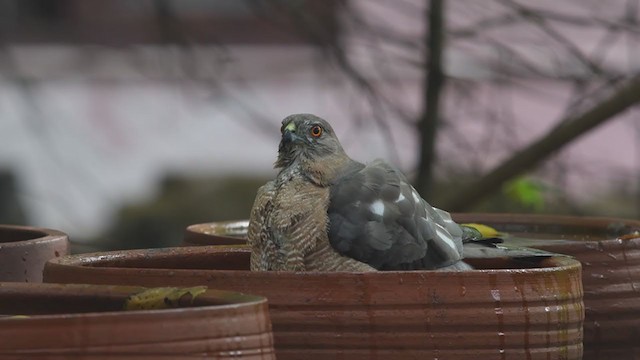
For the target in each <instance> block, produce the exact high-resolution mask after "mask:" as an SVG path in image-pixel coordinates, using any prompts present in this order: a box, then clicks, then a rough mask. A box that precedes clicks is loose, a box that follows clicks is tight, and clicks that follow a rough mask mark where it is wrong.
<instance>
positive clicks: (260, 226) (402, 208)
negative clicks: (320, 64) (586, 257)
mask: <svg viewBox="0 0 640 360" xmlns="http://www.w3.org/2000/svg"><path fill="white" fill-rule="evenodd" d="M280 132H281V140H280V144H279V146H278V155H277V159H276V161H275V164H274V167H275V168H276V169H277V170H278V174H277V176H276V178H275V179H273V180H270V181H268V182H267V183H266V184H265V185H263V186H261V187H260V188H259V189H258V191H257V194H256V198H255V200H254V203H253V206H252V208H251V214H250V219H249V227H248V230H247V241H248V244H249V246H250V248H251V258H250V268H251V270H252V271H269V270H275V271H296V272H301V271H326V272H331V271H347V272H371V271H385V270H387V271H388V270H417V269H423V270H440V271H464V270H470V269H472V267H471V266H470V265H469V264H467V263H466V262H465V261H464V257H465V254H475V256H492V255H491V254H493V252H492V251H493V250H495V249H499V250H500V251H501V253H500V254H504V253H510V254H512V255H514V256H522V257H530V256H534V257H535V256H548V255H546V254H548V253H546V254H544V252H541V251H536V250H532V252H530V251H528V250H527V251H521V250H519V249H508V248H507V249H506V250H505V248H502V247H500V246H499V245H498V244H499V243H500V242H501V241H500V240H499V238H490V239H488V240H487V239H483V236H482V234H481V233H480V232H479V231H478V230H477V229H476V228H474V227H469V226H462V225H459V224H457V223H456V222H454V221H453V220H452V218H451V215H450V214H449V213H448V212H446V211H444V210H441V209H438V208H435V207H433V206H431V205H430V204H429V203H428V202H427V201H426V200H424V199H423V198H422V197H421V196H420V194H419V193H418V192H417V191H416V189H415V188H414V187H413V186H412V185H411V184H410V183H409V181H408V180H407V178H406V177H405V175H404V174H403V173H402V172H400V171H399V170H398V169H396V168H395V167H393V166H392V165H390V164H389V163H387V162H385V161H384V160H380V159H376V160H373V161H372V162H370V163H368V164H366V165H365V164H363V163H361V162H358V161H356V160H353V159H351V158H350V157H349V156H348V155H347V154H346V152H345V151H344V149H343V147H342V145H341V144H340V141H339V140H338V137H337V136H336V133H335V131H334V130H333V128H332V127H331V125H330V124H329V122H328V121H326V120H324V119H322V118H320V117H318V116H315V115H312V114H294V115H290V116H287V117H286V118H285V119H284V120H283V121H282V126H281V128H280Z"/></svg>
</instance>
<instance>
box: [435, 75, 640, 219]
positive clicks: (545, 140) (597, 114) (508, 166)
mask: <svg viewBox="0 0 640 360" xmlns="http://www.w3.org/2000/svg"><path fill="white" fill-rule="evenodd" d="M639 102H640V76H636V77H634V78H633V79H632V80H630V81H629V83H628V84H626V86H624V87H622V88H621V89H619V90H618V91H616V92H615V93H614V94H612V95H611V96H609V97H608V98H607V99H605V100H603V101H601V102H600V103H598V104H597V105H595V106H593V107H592V108H591V109H589V110H588V111H586V112H585V113H584V114H582V115H580V116H578V117H575V118H571V119H567V120H564V121H561V122H560V123H559V125H558V126H556V127H555V128H554V129H552V130H551V131H550V132H549V133H548V134H547V135H545V136H543V137H542V138H540V139H539V140H538V141H536V142H534V143H533V144H531V145H530V146H528V147H527V148H525V149H523V150H521V151H520V152H518V153H516V154H515V155H514V156H512V157H511V158H510V159H508V160H507V161H505V162H503V163H502V164H501V165H499V166H498V167H497V168H496V169H494V170H493V171H491V172H490V173H489V174H487V175H485V176H483V177H482V178H481V179H480V180H478V181H477V182H475V183H473V184H470V185H469V186H467V187H465V188H463V189H460V190H459V191H456V194H455V195H453V196H452V197H450V198H448V199H446V200H445V201H443V202H442V204H440V205H441V206H442V207H443V208H445V209H447V210H449V211H462V210H465V209H468V208H469V207H470V206H472V205H473V204H475V203H477V202H478V201H479V200H481V199H483V198H484V197H485V196H487V195H488V194H490V193H491V192H493V191H495V190H496V189H498V188H499V187H500V186H501V185H502V184H503V183H504V182H505V181H506V180H508V179H510V178H512V177H514V176H517V175H519V174H521V173H523V172H525V171H526V170H528V169H530V168H532V167H533V166H535V165H537V164H538V163H539V162H540V161H542V160H543V159H545V158H547V157H548V156H549V155H551V154H553V153H554V152H556V151H558V150H559V149H561V148H563V147H564V146H565V145H567V144H569V143H570V142H571V141H573V140H574V139H576V138H578V137H579V136H581V135H583V134H585V133H587V132H588V131H590V130H592V129H593V128H595V127H597V126H598V125H601V124H603V123H604V122H606V121H607V120H610V119H612V118H614V117H615V116H616V115H618V114H620V113H622V112H623V111H625V110H627V109H629V108H630V107H632V106H634V105H636V104H637V103H639Z"/></svg>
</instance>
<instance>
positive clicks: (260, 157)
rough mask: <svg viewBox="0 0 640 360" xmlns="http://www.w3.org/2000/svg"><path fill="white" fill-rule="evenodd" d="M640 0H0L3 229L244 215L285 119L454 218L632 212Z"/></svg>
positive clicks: (135, 231)
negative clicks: (318, 120)
mask: <svg viewBox="0 0 640 360" xmlns="http://www.w3.org/2000/svg"><path fill="white" fill-rule="evenodd" d="M639 2H640V0H609V1H606V2H605V1H600V0H567V1H562V2H559V1H553V0H538V1H534V2H531V1H524V0H492V1H482V2H480V1H473V0H247V1H240V0H215V1H210V0H174V1H170V0H139V1H125V0H110V1H99V0H0V223H10V224H29V225H35V226H42V227H51V228H56V229H60V230H63V231H65V232H67V233H68V234H69V235H70V237H71V239H72V241H73V242H74V246H75V248H74V251H76V252H79V251H90V250H101V249H122V248H140V247H159V246H171V245H177V244H178V243H179V242H180V241H181V239H182V234H183V231H184V228H185V227H186V226H187V225H189V224H195V223H201V222H209V221H216V220H229V219H246V218H248V216H249V209H250V207H251V205H252V202H253V198H254V196H255V192H256V190H257V188H258V186H260V185H261V184H263V183H264V182H265V181H267V180H268V179H269V178H272V177H274V176H275V171H274V170H273V169H272V164H273V162H274V161H275V157H276V152H277V146H278V140H279V128H280V122H281V121H282V119H283V118H284V117H285V116H287V115H289V114H292V113H299V112H306V113H313V114H316V115H319V116H321V117H324V118H326V119H328V120H329V121H330V122H332V124H333V125H334V128H335V130H336V131H337V133H338V135H339V137H340V139H341V141H342V143H343V145H344V147H345V149H346V150H347V152H348V153H349V154H350V155H351V156H352V157H353V158H355V159H357V160H360V161H363V162H367V161H371V160H373V159H375V158H379V157H381V158H385V159H387V160H389V161H391V162H392V163H394V164H395V165H397V166H398V167H399V168H401V169H402V170H403V171H404V172H405V173H406V174H407V175H408V176H409V177H410V178H411V179H412V181H413V182H414V184H415V185H416V187H417V188H418V189H419V190H420V192H421V194H422V195H423V196H424V197H425V198H426V199H427V200H428V201H429V202H431V203H432V204H433V205H436V206H438V207H441V208H443V209H446V210H449V211H452V212H463V211H464V212H469V211H485V212H526V213H534V212H535V213H553V214H574V215H598V216H615V217H625V218H632V219H637V218H639V217H640V107H636V106H635V105H636V104H638V102H640V77H639V74H640V21H639V19H640V4H639Z"/></svg>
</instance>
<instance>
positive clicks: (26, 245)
mask: <svg viewBox="0 0 640 360" xmlns="http://www.w3.org/2000/svg"><path fill="white" fill-rule="evenodd" d="M68 253H69V239H68V237H67V234H65V233H62V232H60V231H57V230H51V229H44V228H35V227H29V226H14V225H0V281H19V282H42V269H43V268H44V263H45V262H47V260H49V259H51V258H54V257H58V256H63V255H67V254H68Z"/></svg>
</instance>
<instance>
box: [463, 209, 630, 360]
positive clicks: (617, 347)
mask: <svg viewBox="0 0 640 360" xmlns="http://www.w3.org/2000/svg"><path fill="white" fill-rule="evenodd" d="M453 217H454V219H455V220H456V221H458V222H462V223H469V222H472V223H482V224H487V225H490V226H493V227H495V228H496V229H497V230H500V231H503V232H506V233H508V235H507V240H508V241H510V242H511V243H514V244H520V245H524V246H530V247H535V248H539V249H543V250H548V251H553V252H557V253H562V254H567V255H571V256H573V257H575V258H576V259H577V260H579V261H580V262H581V263H582V268H583V286H584V304H585V313H586V316H585V324H584V346H585V353H584V359H637V358H640V345H639V344H638V340H639V339H640V233H638V232H637V231H640V221H634V220H624V219H611V218H589V217H572V216H544V215H519V214H454V215H453Z"/></svg>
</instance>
